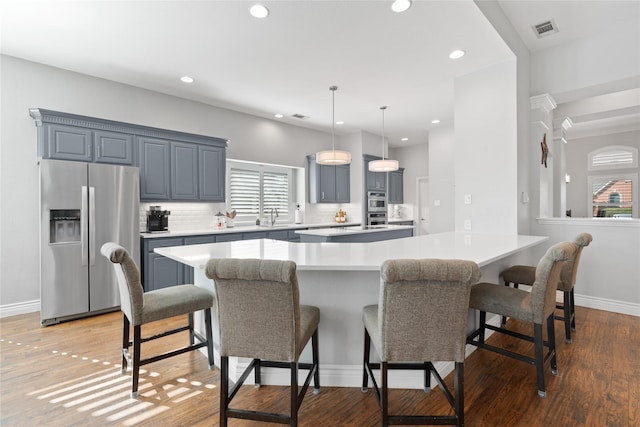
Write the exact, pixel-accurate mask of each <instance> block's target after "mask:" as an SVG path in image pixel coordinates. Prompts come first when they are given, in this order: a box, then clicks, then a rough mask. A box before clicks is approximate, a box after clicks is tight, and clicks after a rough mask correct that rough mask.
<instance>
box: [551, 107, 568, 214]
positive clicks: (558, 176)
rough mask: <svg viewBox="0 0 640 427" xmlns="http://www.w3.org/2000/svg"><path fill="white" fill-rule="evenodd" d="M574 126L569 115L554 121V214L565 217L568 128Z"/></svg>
mask: <svg viewBox="0 0 640 427" xmlns="http://www.w3.org/2000/svg"><path fill="white" fill-rule="evenodd" d="M572 126H573V121H571V118H569V117H560V118H558V119H556V120H554V121H553V152H554V153H555V159H554V165H555V166H554V168H553V179H554V182H555V183H556V184H555V186H554V189H555V190H557V191H554V198H553V216H555V217H558V218H563V217H565V216H566V214H567V180H566V175H567V158H566V155H565V145H566V144H567V130H569V128H571V127H572Z"/></svg>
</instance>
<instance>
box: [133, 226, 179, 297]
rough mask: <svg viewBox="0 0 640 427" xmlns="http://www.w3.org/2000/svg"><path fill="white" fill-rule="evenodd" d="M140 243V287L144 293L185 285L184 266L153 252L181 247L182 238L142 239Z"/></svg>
mask: <svg viewBox="0 0 640 427" xmlns="http://www.w3.org/2000/svg"><path fill="white" fill-rule="evenodd" d="M141 243H142V244H141V246H142V251H141V258H142V259H141V264H142V271H143V276H142V285H143V287H144V290H145V292H148V291H153V290H154V289H162V288H166V287H168V286H175V285H181V284H183V283H185V281H184V264H182V263H179V262H177V261H174V260H172V259H169V258H167V257H164V256H162V255H159V254H156V253H155V252H153V250H154V249H155V248H162V247H167V246H181V245H183V244H184V240H183V239H182V237H168V238H158V239H142V242H141Z"/></svg>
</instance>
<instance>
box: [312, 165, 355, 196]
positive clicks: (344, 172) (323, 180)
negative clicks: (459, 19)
mask: <svg viewBox="0 0 640 427" xmlns="http://www.w3.org/2000/svg"><path fill="white" fill-rule="evenodd" d="M307 164H308V166H309V201H310V202H311V203H349V202H350V201H351V184H350V179H351V172H350V170H351V169H350V167H349V165H339V166H332V165H320V164H317V163H316V159H315V155H309V156H307Z"/></svg>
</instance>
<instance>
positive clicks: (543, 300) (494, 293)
mask: <svg viewBox="0 0 640 427" xmlns="http://www.w3.org/2000/svg"><path fill="white" fill-rule="evenodd" d="M576 251H577V245H576V244H574V243H568V242H564V243H558V244H556V245H554V246H552V247H551V248H549V249H548V250H547V252H546V254H545V255H544V257H542V259H541V260H540V262H539V263H538V266H537V267H536V269H535V280H534V281H533V285H532V288H531V292H527V291H525V290H522V289H516V288H511V287H504V286H500V285H497V284H493V283H478V284H477V285H475V286H473V287H472V288H471V298H470V301H469V307H471V308H474V309H476V310H479V311H480V323H479V326H478V328H477V329H476V330H475V331H473V332H472V333H471V334H470V335H469V336H468V337H467V344H471V345H475V346H477V347H480V348H484V349H487V350H491V351H493V352H496V353H499V354H502V355H504V356H509V357H512V358H514V359H517V360H521V361H524V362H527V363H530V364H532V365H535V367H536V375H537V383H538V395H539V396H540V397H544V396H546V389H545V385H544V365H545V363H546V362H550V365H551V372H552V373H553V374H554V375H556V374H557V373H558V366H557V363H556V342H555V340H556V339H555V328H554V321H553V312H554V310H555V304H556V299H555V296H556V290H557V286H558V282H559V281H560V271H561V269H562V267H563V265H564V262H565V261H567V260H569V259H571V257H573V256H574V255H575V252H576ZM488 312H489V313H495V314H498V315H501V316H509V317H513V318H515V319H519V320H522V321H524V322H529V323H532V324H533V336H530V335H525V334H521V333H519V332H515V331H512V330H509V329H506V328H504V327H496V326H493V325H490V324H488V323H487V322H486V320H487V313H488ZM545 322H546V324H547V341H544V339H543V336H542V326H543V324H544V323H545ZM486 329H490V330H493V331H496V332H500V333H503V334H507V335H510V336H512V337H515V338H520V339H523V340H526V341H529V342H533V343H534V354H535V355H534V357H530V356H526V355H523V354H520V353H515V352H513V351H511V350H507V349H505V348H501V347H495V346H492V345H490V344H487V343H486V342H485V330H486ZM545 346H546V347H547V348H548V352H547V354H546V355H545V354H544V347H545Z"/></svg>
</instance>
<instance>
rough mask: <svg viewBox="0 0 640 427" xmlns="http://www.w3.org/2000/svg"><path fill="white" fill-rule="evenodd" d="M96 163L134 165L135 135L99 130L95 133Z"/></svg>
mask: <svg viewBox="0 0 640 427" xmlns="http://www.w3.org/2000/svg"><path fill="white" fill-rule="evenodd" d="M93 143H94V148H95V154H96V156H95V157H96V163H111V164H118V165H129V166H131V165H133V164H134V159H133V153H134V150H133V135H128V134H126V133H117V132H108V131H102V130H97V131H95V132H94V133H93Z"/></svg>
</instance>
